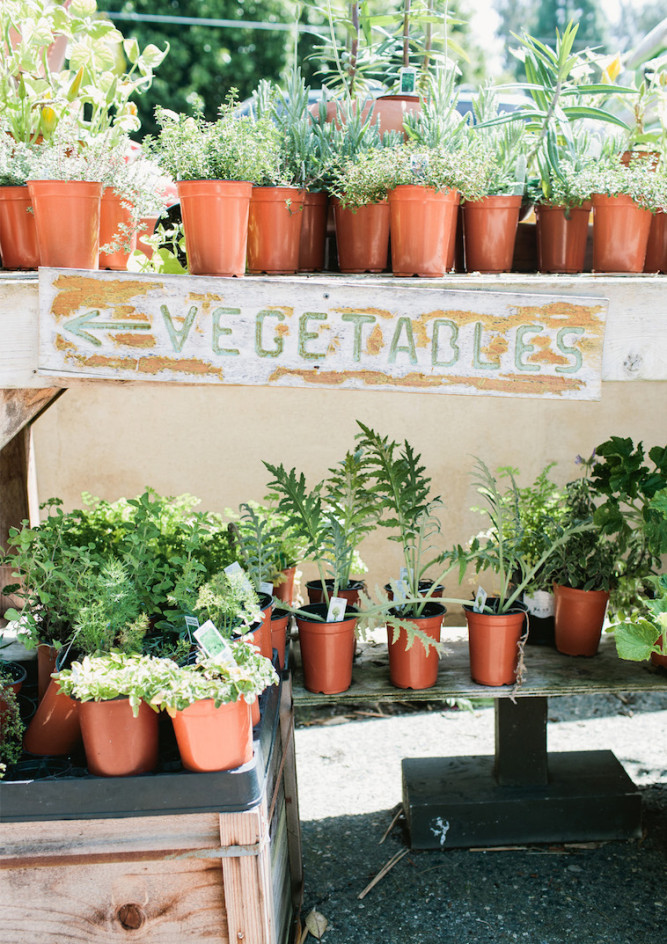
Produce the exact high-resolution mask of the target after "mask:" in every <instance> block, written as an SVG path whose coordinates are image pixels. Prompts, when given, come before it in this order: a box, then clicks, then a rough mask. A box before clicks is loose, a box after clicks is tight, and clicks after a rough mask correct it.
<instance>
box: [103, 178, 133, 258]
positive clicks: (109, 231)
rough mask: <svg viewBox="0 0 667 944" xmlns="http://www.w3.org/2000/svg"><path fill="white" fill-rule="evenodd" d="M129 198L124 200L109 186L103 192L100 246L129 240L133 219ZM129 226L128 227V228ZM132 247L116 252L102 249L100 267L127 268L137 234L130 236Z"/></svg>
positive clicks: (123, 242)
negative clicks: (128, 203)
mask: <svg viewBox="0 0 667 944" xmlns="http://www.w3.org/2000/svg"><path fill="white" fill-rule="evenodd" d="M124 204H127V200H124V199H123V197H121V196H120V195H119V194H118V193H116V191H115V190H114V189H113V187H107V188H106V189H105V190H104V192H103V193H102V202H101V203H100V246H105V245H107V244H108V243H113V242H118V243H120V244H121V246H122V245H124V244H125V243H126V242H127V241H128V237H127V233H128V232H131V230H132V226H133V221H132V213H131V212H130V210H129V209H128V207H127V205H124ZM126 227H127V228H126ZM129 245H130V248H129V249H128V250H125V249H122V248H121V249H118V250H116V251H115V252H102V251H101V250H100V269H114V270H118V271H123V270H125V269H127V260H128V259H129V258H130V253H131V252H134V250H135V249H136V248H137V234H136V232H134V233H132V236H130V237H129Z"/></svg>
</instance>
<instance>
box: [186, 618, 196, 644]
mask: <svg viewBox="0 0 667 944" xmlns="http://www.w3.org/2000/svg"><path fill="white" fill-rule="evenodd" d="M185 629H186V631H187V634H188V639H189V640H190V642H192V635H193V633H194V632H195V630H197V629H199V620H198V619H197V617H196V616H186V617H185Z"/></svg>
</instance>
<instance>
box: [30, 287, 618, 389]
mask: <svg viewBox="0 0 667 944" xmlns="http://www.w3.org/2000/svg"><path fill="white" fill-rule="evenodd" d="M39 291H40V350H39V367H40V371H41V373H42V374H53V375H55V376H60V377H69V376H78V377H92V378H98V379H106V380H125V379H131V380H136V379H142V380H166V381H169V382H173V383H177V382H180V383H183V382H186V383H192V382H193V381H197V382H199V383H216V384H235V385H238V384H250V385H262V386H275V387H285V386H287V387H303V388H309V387H313V386H315V387H329V388H335V389H343V388H350V389H357V390H400V391H409V392H417V391H419V392H424V391H427V392H431V393H458V394H479V393H484V394H485V395H490V396H513V397H549V398H555V399H575V400H580V399H581V400H591V399H599V397H600V383H601V364H602V345H603V337H604V325H605V316H606V309H607V302H606V299H604V298H587V297H579V296H576V295H574V294H571V295H570V296H568V297H565V296H563V295H549V294H545V293H541V294H530V295H529V294H525V293H519V292H509V291H508V292H497V291H487V292H469V291H465V290H461V289H458V288H453V287H449V286H447V287H446V288H445V287H444V283H443V284H442V285H441V286H438V287H431V285H430V284H428V283H427V284H423V285H422V287H421V290H420V291H419V292H415V291H414V290H411V289H410V288H406V287H405V286H404V285H403V284H402V283H401V281H398V280H395V279H394V280H387V279H385V280H384V281H383V282H377V281H376V282H374V283H371V282H365V281H363V280H360V281H356V282H350V281H349V280H342V279H339V280H329V281H326V280H321V279H320V280H301V282H298V283H297V282H295V281H294V280H284V281H281V280H276V279H273V280H271V279H258V280H246V281H243V280H241V281H239V280H236V279H227V280H221V279H214V278H200V279H198V280H196V281H195V280H193V279H192V278H185V277H177V276H144V277H143V278H142V277H139V276H134V275H130V274H128V273H113V272H92V273H85V272H82V271H81V272H79V271H76V272H75V271H71V272H62V271H60V270H55V269H42V270H40V277H39Z"/></svg>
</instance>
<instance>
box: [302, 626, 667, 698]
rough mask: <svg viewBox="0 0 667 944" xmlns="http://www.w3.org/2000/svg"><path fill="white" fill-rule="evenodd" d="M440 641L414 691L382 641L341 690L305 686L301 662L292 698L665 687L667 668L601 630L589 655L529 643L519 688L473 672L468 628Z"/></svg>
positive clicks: (446, 632)
mask: <svg viewBox="0 0 667 944" xmlns="http://www.w3.org/2000/svg"><path fill="white" fill-rule="evenodd" d="M442 641H443V643H444V644H445V646H446V648H447V654H446V655H445V656H444V657H443V658H442V659H441V660H440V668H439V672H438V681H437V683H436V685H435V686H434V687H433V688H427V689H422V690H420V691H413V690H412V689H401V688H394V686H393V685H392V684H391V683H390V681H389V663H388V656H387V647H386V645H385V644H383V643H377V644H365V643H361V644H360V646H359V655H358V657H357V658H356V660H355V665H354V668H353V671H352V685H351V686H350V688H349V689H348V690H347V691H346V692H342V693H341V694H340V695H320V694H314V693H312V692H308V691H306V689H305V688H304V687H303V678H302V675H301V670H300V666H299V665H298V646H297V647H295V648H296V654H297V668H296V670H295V673H294V704H295V706H296V708H297V710H298V708H299V706H300V705H304V706H306V707H307V706H308V705H323V704H331V703H332V702H334V701H337V702H341V703H349V704H354V703H364V702H382V701H438V700H442V699H445V698H505V697H507V696H509V695H516V696H517V697H529V696H532V695H546V696H551V695H572V694H584V695H585V694H608V693H610V692H643V691H667V672H666V671H665V670H662V669H658V668H655V667H654V666H651V665H650V664H649V663H636V662H625V661H623V660H622V659H619V658H618V656H617V655H616V647H615V645H614V640H613V639H612V637H611V636H603V638H602V641H601V643H600V650H599V652H598V654H597V655H596V656H593V657H591V658H584V657H573V656H565V655H562V654H561V653H559V652H556V650H555V649H551V648H549V647H547V646H526V658H525V663H526V678H525V681H524V683H523V685H521V686H520V687H519V688H513V687H512V686H511V685H505V686H501V687H499V688H491V687H487V686H486V685H478V684H477V683H476V682H473V681H472V680H471V678H470V665H469V660H468V641H467V634H466V631H465V630H464V629H457V628H452V627H445V628H444V629H443V633H442Z"/></svg>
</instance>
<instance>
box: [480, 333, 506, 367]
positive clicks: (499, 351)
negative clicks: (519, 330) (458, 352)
mask: <svg viewBox="0 0 667 944" xmlns="http://www.w3.org/2000/svg"><path fill="white" fill-rule="evenodd" d="M507 349H508V343H507V338H506V337H505V336H504V335H502V334H496V335H495V337H493V338H492V339H491V340H490V341H489V343H488V344H487V345H486V347H483V348H482V350H481V352H482V354H484V355H485V356H486V357H487V358H488V359H489V360H490V361H500V358H501V357H502V356H503V354H505V353H506V352H507Z"/></svg>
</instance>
